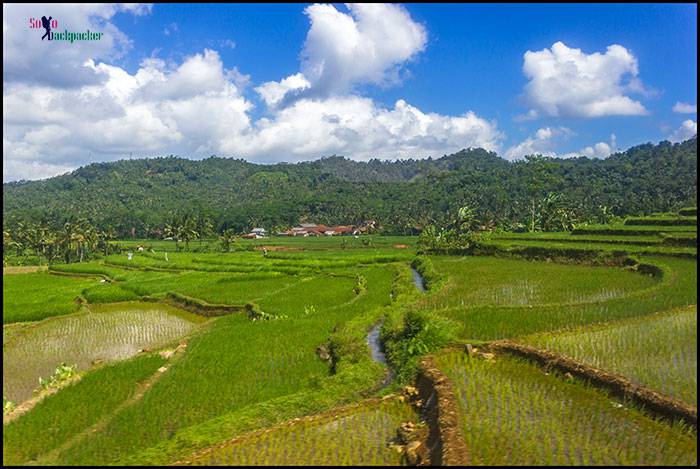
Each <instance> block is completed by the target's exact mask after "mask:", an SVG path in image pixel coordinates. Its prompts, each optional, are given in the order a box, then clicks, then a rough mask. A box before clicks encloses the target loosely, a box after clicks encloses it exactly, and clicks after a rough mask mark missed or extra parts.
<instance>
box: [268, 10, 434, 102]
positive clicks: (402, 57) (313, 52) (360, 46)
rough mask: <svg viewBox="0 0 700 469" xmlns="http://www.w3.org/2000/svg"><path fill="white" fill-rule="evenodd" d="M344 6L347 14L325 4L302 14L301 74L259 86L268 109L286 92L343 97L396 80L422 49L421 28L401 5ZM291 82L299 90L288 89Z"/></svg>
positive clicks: (423, 33)
mask: <svg viewBox="0 0 700 469" xmlns="http://www.w3.org/2000/svg"><path fill="white" fill-rule="evenodd" d="M347 7H348V10H349V11H348V13H343V12H341V11H338V10H337V9H336V8H335V7H334V6H333V5H329V4H314V5H311V6H309V7H307V8H306V9H305V10H304V11H305V13H306V15H307V16H308V17H309V20H310V21H311V27H310V28H309V32H308V34H307V36H306V41H305V42H304V48H303V50H302V53H301V71H300V72H299V73H296V74H294V75H291V76H289V77H287V78H285V79H284V80H282V81H281V82H279V83H275V82H269V83H266V84H265V85H263V86H262V87H260V88H259V92H260V94H261V95H262V96H263V98H264V99H265V100H266V102H270V101H269V100H270V97H271V96H272V97H273V99H272V104H273V105H277V104H279V103H280V102H281V101H282V99H283V98H284V95H285V94H286V93H287V92H288V91H295V93H290V97H291V98H299V97H315V98H325V97H328V96H331V95H338V94H346V93H348V92H350V91H352V88H353V86H354V85H358V84H363V83H372V84H378V85H389V84H395V83H398V82H399V81H400V71H401V67H402V66H403V65H404V64H405V62H406V61H408V60H410V59H412V58H413V57H415V56H416V54H418V53H419V52H421V51H422V50H423V49H424V48H425V45H426V42H427V33H426V31H425V28H424V27H423V26H422V25H421V24H419V23H416V22H415V21H414V20H413V19H412V18H411V16H410V15H409V14H408V12H407V11H406V10H405V9H404V8H403V7H402V6H400V5H395V4H363V3H361V4H348V5H347ZM291 82H294V84H295V85H297V86H293V87H292V86H290V85H291V84H292V83H291ZM275 85H277V86H276V87H275ZM302 85H303V86H302ZM287 99H289V98H287Z"/></svg>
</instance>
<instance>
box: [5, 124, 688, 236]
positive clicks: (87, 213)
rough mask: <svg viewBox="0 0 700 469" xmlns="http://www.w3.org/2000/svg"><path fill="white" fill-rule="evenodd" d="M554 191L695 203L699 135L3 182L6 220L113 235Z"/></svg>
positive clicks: (653, 208) (615, 201) (590, 208)
mask: <svg viewBox="0 0 700 469" xmlns="http://www.w3.org/2000/svg"><path fill="white" fill-rule="evenodd" d="M551 192H556V193H561V194H562V195H563V199H564V200H565V201H566V204H567V205H568V206H569V207H570V208H571V209H572V210H573V211H574V212H575V213H576V214H577V216H579V217H580V219H582V220H587V221H595V220H596V217H598V216H599V215H600V213H601V208H602V207H604V206H605V207H607V208H608V209H611V210H612V213H614V214H615V215H617V216H627V215H633V216H637V215H648V214H652V213H659V212H668V211H675V210H678V209H680V208H682V207H686V206H695V205H696V204H697V139H696V138H693V139H691V140H688V141H685V142H683V143H679V144H671V143H669V142H661V143H659V144H657V145H653V144H644V145H639V146H636V147H633V148H630V149H629V150H627V151H625V152H622V153H617V154H615V155H612V156H610V157H609V158H607V159H605V160H591V159H587V158H583V157H581V158H573V159H552V158H543V157H530V158H528V159H527V160H524V161H518V162H508V161H506V160H504V159H502V158H500V157H498V156H497V155H496V154H495V153H492V152H487V151H486V150H483V149H468V150H462V151H460V152H458V153H455V154H453V155H449V156H444V157H442V158H439V159H424V160H401V161H393V162H392V161H380V160H371V161H368V162H356V161H352V160H349V159H346V158H343V157H338V156H332V157H327V158H322V159H320V160H317V161H313V162H303V163H297V164H288V163H280V164H274V165H261V164H253V163H249V162H246V161H243V160H237V159H229V158H217V157H210V158H208V159H205V160H200V161H193V160H188V159H184V158H178V157H173V156H170V157H165V158H152V159H136V160H122V161H116V162H112V163H96V164H91V165H88V166H85V167H82V168H79V169H77V170H75V171H73V172H72V173H69V174H65V175H62V176H57V177H53V178H50V179H46V180H42V181H20V182H11V183H6V184H3V220H4V222H5V223H8V221H12V220H17V219H34V220H37V219H41V218H43V217H50V218H51V219H53V220H56V219H59V220H60V219H68V218H74V217H87V218H89V219H90V220H91V221H92V222H94V223H95V224H97V225H98V226H100V227H101V228H103V229H107V228H111V229H114V230H115V231H116V232H117V233H118V234H120V235H126V234H131V231H132V228H134V230H135V234H136V235H137V236H147V235H148V234H149V233H150V232H151V230H152V229H154V228H155V227H158V226H162V225H163V224H164V223H165V222H166V221H167V219H168V218H169V217H170V216H172V214H173V213H174V212H176V211H179V212H188V211H193V212H196V213H197V214H199V215H201V216H206V217H210V218H211V219H212V220H213V221H214V224H215V228H217V229H219V230H222V229H226V228H235V229H237V230H243V229H245V228H248V227H250V226H251V225H262V226H265V227H268V228H272V227H275V226H280V225H292V224H295V223H298V222H299V221H300V220H303V219H306V220H309V221H315V222H319V223H361V222H362V221H364V220H367V219H374V220H377V221H378V222H379V224H380V225H381V226H382V227H383V228H384V230H385V231H386V232H390V233H397V234H399V233H400V234H409V233H414V232H416V231H417V230H419V229H420V228H421V227H423V226H425V225H427V224H429V223H441V222H445V221H446V218H447V217H448V216H449V215H451V214H454V213H455V211H456V209H457V208H458V207H460V206H463V205H465V204H468V205H471V206H473V207H475V208H476V209H477V212H478V215H479V217H480V219H481V220H493V221H494V222H495V223H496V225H498V226H502V227H504V228H509V229H512V228H513V227H514V226H517V225H518V224H524V223H526V220H527V209H528V207H529V206H530V204H531V201H532V200H535V199H538V198H541V197H543V196H544V195H545V194H547V193H551ZM601 221H602V222H604V221H605V220H601Z"/></svg>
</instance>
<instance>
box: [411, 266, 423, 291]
mask: <svg viewBox="0 0 700 469" xmlns="http://www.w3.org/2000/svg"><path fill="white" fill-rule="evenodd" d="M411 272H413V284H414V285H415V286H416V288H417V289H418V290H420V291H422V292H424V291H425V280H424V279H423V276H422V275H421V274H419V273H418V271H417V270H416V269H414V268H413V267H411Z"/></svg>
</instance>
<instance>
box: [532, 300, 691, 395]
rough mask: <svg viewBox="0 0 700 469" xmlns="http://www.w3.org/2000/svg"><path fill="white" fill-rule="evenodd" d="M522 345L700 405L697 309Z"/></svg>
mask: <svg viewBox="0 0 700 469" xmlns="http://www.w3.org/2000/svg"><path fill="white" fill-rule="evenodd" d="M523 341H524V342H527V343H529V344H531V345H534V346H535V347H538V348H542V349H546V350H550V351H553V352H557V353H559V354H562V355H566V356H569V357H571V358H574V359H575V360H577V361H580V362H583V363H586V364H589V365H592V366H594V367H597V368H601V369H604V370H608V371H612V372H615V373H619V374H621V375H623V376H625V377H627V378H628V379H631V380H633V381H635V382H637V383H638V384H643V385H645V386H648V387H651V388H652V389H655V390H657V391H660V392H663V393H665V394H668V395H669V396H672V397H675V398H677V399H680V400H683V401H685V402H687V403H689V404H692V405H695V406H697V403H698V359H697V356H698V316H697V306H691V307H688V308H682V309H678V310H673V311H670V312H667V313H662V314H659V315H654V316H648V317H643V318H639V319H634V320H630V321H624V322H621V323H618V324H616V323H612V324H609V325H605V326H601V327H594V328H583V329H581V330H580V331H574V332H568V333H564V334H542V335H537V336H533V337H528V338H525V339H523Z"/></svg>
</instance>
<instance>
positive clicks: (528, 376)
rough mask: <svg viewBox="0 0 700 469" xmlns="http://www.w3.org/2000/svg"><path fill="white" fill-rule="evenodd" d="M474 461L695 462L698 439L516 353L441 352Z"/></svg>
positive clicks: (496, 463)
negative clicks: (478, 355) (475, 354)
mask: <svg viewBox="0 0 700 469" xmlns="http://www.w3.org/2000/svg"><path fill="white" fill-rule="evenodd" d="M436 361H437V364H438V366H439V368H440V369H442V370H443V371H444V372H445V373H446V374H447V376H448V377H449V379H450V381H451V382H452V383H453V385H454V386H455V388H456V393H457V395H458V400H459V410H460V415H459V417H460V421H461V425H462V432H463V435H464V437H465V439H466V444H467V447H468V448H469V457H470V463H471V464H473V465H608V464H609V465H696V464H697V439H696V436H695V434H694V433H692V432H691V431H690V430H688V429H684V428H681V427H680V426H670V425H668V424H666V423H664V422H660V421H655V420H653V419H651V418H649V417H648V416H646V415H645V414H644V413H642V412H641V411H639V410H638V409H636V408H633V407H628V406H627V405H620V404H618V403H616V402H615V401H613V400H611V399H610V398H609V397H607V396H606V395H605V394H603V393H601V392H600V391H598V390H596V389H593V388H590V387H587V386H585V385H583V384H581V383H579V382H573V381H572V382H569V381H566V380H564V379H562V378H560V377H559V376H557V375H555V374H549V375H547V374H545V373H543V372H542V371H541V370H540V369H538V368H537V367H536V366H535V365H532V364H530V363H528V362H526V361H522V360H519V359H515V358H510V357H502V356H499V357H497V358H496V360H494V361H490V360H482V359H478V358H469V357H467V356H466V355H465V354H463V353H460V352H452V353H447V354H443V355H440V356H438V357H437V360H436Z"/></svg>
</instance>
